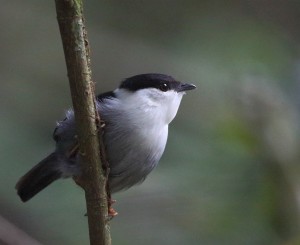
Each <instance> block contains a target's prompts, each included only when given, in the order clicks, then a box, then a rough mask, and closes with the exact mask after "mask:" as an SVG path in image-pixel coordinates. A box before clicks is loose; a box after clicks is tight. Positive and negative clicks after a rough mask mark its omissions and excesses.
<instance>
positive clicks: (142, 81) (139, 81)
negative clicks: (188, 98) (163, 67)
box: [119, 73, 196, 92]
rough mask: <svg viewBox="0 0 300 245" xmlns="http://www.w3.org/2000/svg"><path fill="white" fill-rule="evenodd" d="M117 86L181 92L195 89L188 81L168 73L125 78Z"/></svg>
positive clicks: (135, 89) (131, 88)
mask: <svg viewBox="0 0 300 245" xmlns="http://www.w3.org/2000/svg"><path fill="white" fill-rule="evenodd" d="M119 88H123V89H127V90H129V91H132V92H134V91H137V90H139V89H145V88H157V89H159V90H161V91H168V90H174V91H177V92H182V91H186V90H191V89H195V88H196V86H195V85H192V84H188V83H181V82H178V81H176V80H175V79H174V78H173V77H171V76H168V75H164V74H158V73H148V74H140V75H136V76H133V77H129V78H127V79H125V80H124V81H123V82H122V83H121V85H120V87H119Z"/></svg>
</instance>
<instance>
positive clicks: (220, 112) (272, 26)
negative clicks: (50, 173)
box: [0, 0, 300, 245]
mask: <svg viewBox="0 0 300 245" xmlns="http://www.w3.org/2000/svg"><path fill="white" fill-rule="evenodd" d="M85 15H86V20H87V26H88V33H89V37H90V42H91V46H92V64H93V75H94V80H95V81H96V82H97V90H98V91H102V92H103V91H107V90H111V89H113V88H115V87H116V86H118V84H119V82H120V81H121V80H122V79H123V78H125V77H129V76H131V75H134V74H138V73H145V72H160V73H166V74H171V75H173V76H174V77H176V78H178V79H180V80H184V81H191V82H193V83H195V84H196V85H197V86H198V89H197V90H196V91H193V92H191V93H189V94H188V95H187V96H185V97H184V99H183V102H182V105H181V108H180V110H179V112H178V116H177V117H176V119H175V121H174V122H173V123H172V125H171V127H170V133H169V140H168V145H167V149H166V152H165V154H164V156H163V158H162V160H161V163H160V165H159V167H158V168H157V169H156V170H155V171H154V172H153V173H152V174H151V175H150V176H149V178H148V179H147V180H146V181H145V182H144V183H143V184H142V185H141V186H138V187H135V188H132V189H130V190H128V191H127V192H124V193H120V194H116V195H114V198H116V199H117V200H118V202H117V204H116V209H117V210H118V212H119V216H118V217H117V218H115V219H114V220H113V221H112V222H111V226H112V238H113V243H114V244H123V245H126V244H144V245H148V244H149V245H150V244H165V245H167V244H172V245H177V244H178V245H179V244H189V245H193V244H195V245H196V244H206V245H217V244H224V245H226V244H228V245H232V244H243V245H247V244H249V245H254V244H255V245H257V244H262V245H269V244H300V237H299V180H298V179H299V164H298V163H299V149H298V148H299V140H300V138H299V105H300V96H299V92H300V65H299V64H300V61H299V39H300V31H299V22H300V2H299V1H295V0H287V1H280V0H260V1H258V0H251V1H250V0H246V1H237V0H230V1H223V2H221V1H216V0H213V1H207V0H205V1H195V0H189V1H182V0H174V1H173V0H172V1H171V0H165V1H145V0H142V1H133V0H130V1H86V2H85ZM0 20H1V23H3V25H2V29H1V44H2V45H1V46H2V49H1V58H0V59H1V66H0V71H1V78H2V79H1V85H0V86H1V89H0V113H1V114H0V115H1V120H0V133H1V139H0V149H1V167H2V171H1V172H0V181H1V184H0V194H1V197H2V198H1V202H0V214H1V215H2V216H4V217H5V218H6V219H8V220H10V221H11V222H12V223H14V224H16V225H17V226H18V227H20V228H21V229H23V230H24V231H25V232H27V233H28V234H30V235H31V236H32V237H34V238H35V239H37V240H38V241H40V242H41V243H42V244H58V245H59V244H88V234H87V220H86V217H84V214H85V203H84V195H83V191H82V190H80V189H79V188H78V187H77V186H76V185H75V184H74V183H73V182H72V181H71V180H65V181H57V182H56V183H54V184H53V185H51V186H50V187H48V188H47V189H46V190H45V191H43V192H42V193H41V194H39V195H38V196H36V197H35V198H34V199H32V200H31V201H30V202H28V203H26V204H23V203H21V201H20V200H19V198H18V197H17V195H16V193H15V191H14V185H15V183H16V181H17V180H18V178H19V177H20V176H21V175H22V174H24V173H25V172H26V171H27V170H29V168H30V167H32V166H33V165H34V164H36V163H37V162H38V161H39V160H41V159H42V158H43V157H44V156H46V155H47V154H48V153H49V152H50V151H51V150H52V149H53V141H52V139H51V134H52V130H53V127H54V126H55V120H59V119H61V118H62V117H63V113H64V111H65V110H66V109H67V108H69V107H70V105H71V102H70V95H69V88H68V83H67V76H66V68H65V64H64V56H63V51H62V45H61V41H60V36H59V31H58V26H57V22H56V14H55V9H54V2H44V1H37V0H34V1H31V2H23V1H6V2H4V3H2V6H1V8H0ZM129 234H130V235H129ZM0 239H1V238H0Z"/></svg>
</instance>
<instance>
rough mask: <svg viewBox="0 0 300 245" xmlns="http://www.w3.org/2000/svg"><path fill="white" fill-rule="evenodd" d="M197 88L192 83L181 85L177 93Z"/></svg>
mask: <svg viewBox="0 0 300 245" xmlns="http://www.w3.org/2000/svg"><path fill="white" fill-rule="evenodd" d="M195 88H196V86H195V85H194V84H190V83H181V84H180V86H179V88H178V89H177V92H183V91H187V90H193V89H195Z"/></svg>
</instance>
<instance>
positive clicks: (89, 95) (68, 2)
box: [55, 0, 111, 245]
mask: <svg viewBox="0 0 300 245" xmlns="http://www.w3.org/2000/svg"><path fill="white" fill-rule="evenodd" d="M55 3H56V12H57V19H58V24H59V28H60V33H61V38H62V42H63V48H64V53H65V59H66V64H67V70H68V77H69V83H70V89H71V95H72V102H73V107H74V113H75V121H76V130H77V134H78V142H79V152H80V160H81V165H82V169H83V173H82V176H81V177H80V183H81V186H82V187H83V188H84V190H85V198H86V205H87V216H88V223H89V235H90V244H92V245H95V244H97V245H109V244H111V238H110V227H109V222H108V207H107V203H108V202H107V194H106V188H105V186H106V176H105V173H104V171H103V169H102V167H101V166H102V164H101V159H100V151H99V145H100V143H99V138H98V135H101V133H99V134H98V132H99V130H101V127H97V124H99V122H100V118H99V115H98V114H97V111H96V108H95V94H94V83H93V82H92V78H91V68H90V56H89V45H88V44H89V42H88V39H87V34H86V30H85V26H84V18H83V8H82V5H83V4H82V1H80V0H55ZM100 138H101V137H100ZM100 142H102V139H100ZM101 146H103V144H101ZM101 152H103V150H101Z"/></svg>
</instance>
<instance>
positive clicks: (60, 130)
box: [16, 74, 196, 201]
mask: <svg viewBox="0 0 300 245" xmlns="http://www.w3.org/2000/svg"><path fill="white" fill-rule="evenodd" d="M194 88H196V87H195V86H194V85H192V84H187V83H181V82H178V81H176V80H175V79H174V78H173V77H171V76H167V75H163V74H141V75H137V76H133V77H130V78H127V79H125V80H124V81H123V82H122V83H121V85H120V86H119V88H117V89H116V90H114V91H112V92H107V93H104V94H101V95H99V96H97V109H98V110H99V113H100V115H101V119H102V120H103V121H104V122H105V127H104V135H103V137H104V144H105V147H106V154H107V158H108V161H109V165H110V173H109V186H110V191H111V192H117V191H120V190H123V189H127V188H129V187H131V186H133V185H135V184H137V183H140V182H142V181H143V180H144V179H145V178H146V177H147V175H148V174H149V173H150V172H151V171H152V170H153V168H155V166H156V165H157V164H158V162H159V160H160V158H161V156H162V154H163V152H164V149H165V146H166V142H167V137H168V125H169V123H170V122H171V121H172V120H173V119H174V117H175V115H176V113H177V110H178V107H179V105H180V102H181V99H182V96H183V94H184V93H185V92H184V91H186V90H192V89H194ZM75 135H76V128H75V121H74V113H73V111H72V110H69V111H68V112H67V114H66V118H65V119H64V120H63V121H61V122H59V123H58V124H57V127H56V128H55V130H54V134H53V138H54V140H55V141H56V149H55V151H54V152H53V153H51V154H50V155H49V156H48V157H46V158H45V159H44V160H42V161H41V162H40V163H38V164H37V165H36V166H34V167H33V168H32V169H31V170H30V171H29V172H28V173H27V174H25V175H24V176H23V177H22V178H21V179H20V180H19V182H18V183H17V185H16V189H17V191H18V195H19V196H20V198H21V199H22V200H23V201H27V200H29V199H30V198H32V197H33V196H34V195H36V194H37V193H38V192H39V191H41V190H42V189H44V188H45V187H46V186H48V185H49V184H50V183H52V182H53V181H54V180H56V179H59V178H66V177H71V176H76V175H80V166H79V162H78V157H77V155H76V154H69V152H70V151H71V149H72V148H74V145H76V144H77V140H76V137H75Z"/></svg>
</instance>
